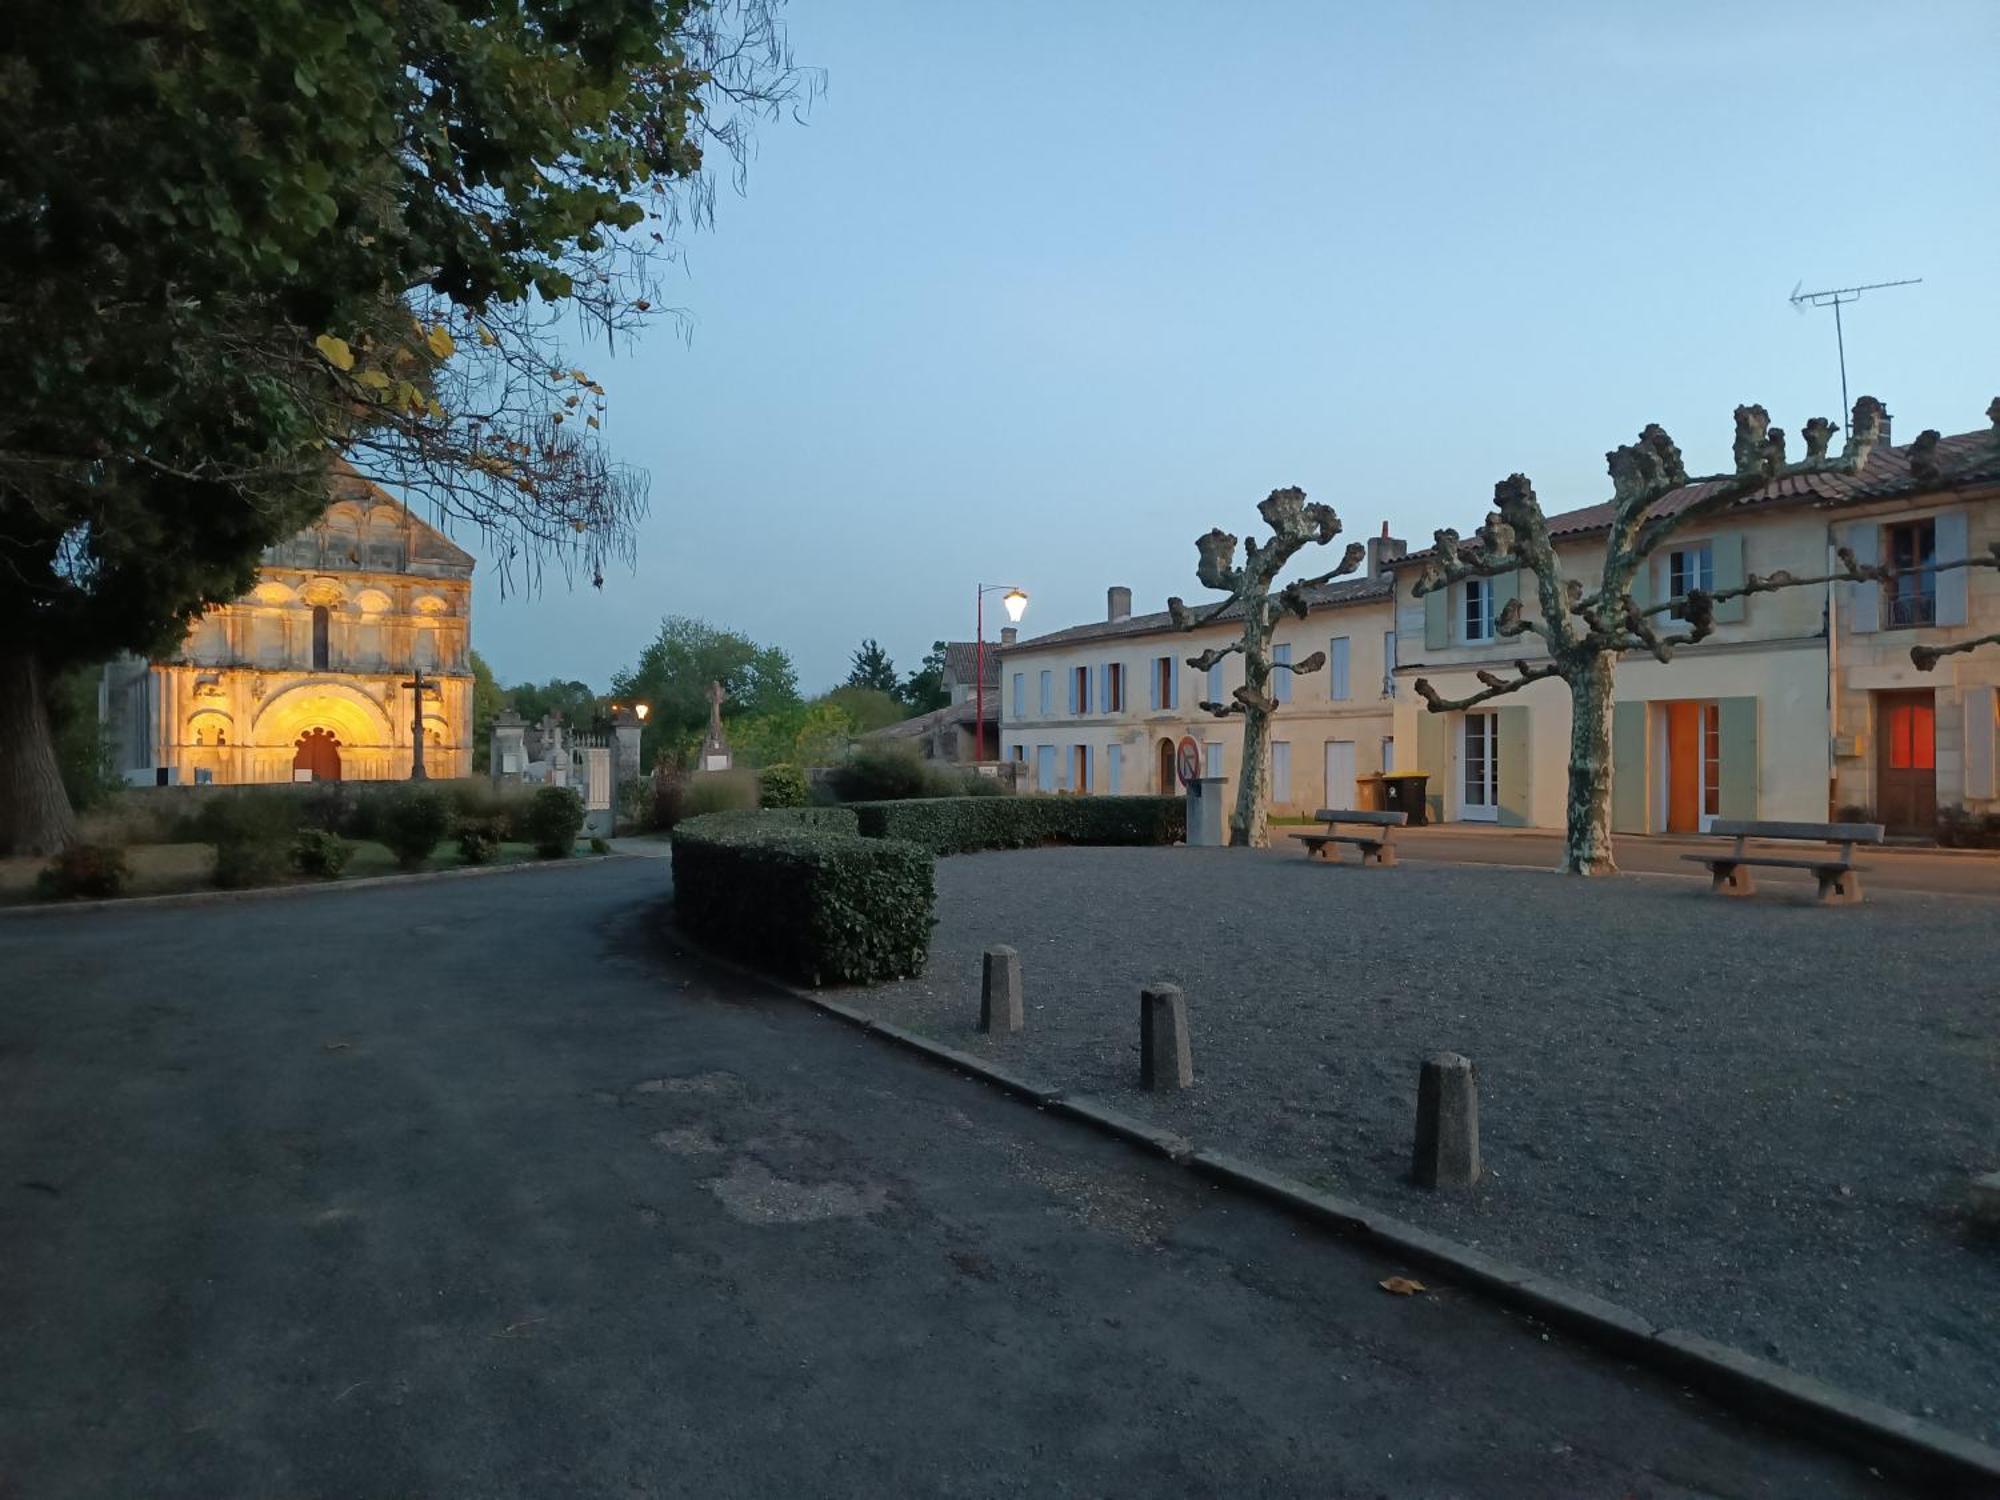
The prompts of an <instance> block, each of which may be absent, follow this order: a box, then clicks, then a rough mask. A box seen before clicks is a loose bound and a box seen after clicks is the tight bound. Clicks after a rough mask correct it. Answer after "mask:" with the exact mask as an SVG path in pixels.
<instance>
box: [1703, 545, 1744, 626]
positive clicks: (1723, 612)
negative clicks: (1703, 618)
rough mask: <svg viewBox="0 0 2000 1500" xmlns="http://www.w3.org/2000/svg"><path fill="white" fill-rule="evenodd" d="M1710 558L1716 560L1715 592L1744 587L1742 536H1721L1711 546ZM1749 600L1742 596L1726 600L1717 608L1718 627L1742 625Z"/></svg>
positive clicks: (1709, 547)
mask: <svg viewBox="0 0 2000 1500" xmlns="http://www.w3.org/2000/svg"><path fill="white" fill-rule="evenodd" d="M1708 549H1709V556H1710V557H1712V558H1714V560H1715V591H1716V592H1717V593H1721V592H1722V591H1723V590H1724V589H1740V588H1742V587H1743V538H1742V537H1741V536H1719V537H1715V538H1713V539H1712V540H1711V541H1710V542H1709V544H1708ZM1749 602H1750V601H1749V600H1748V599H1746V598H1744V597H1743V596H1742V595H1740V594H1739V595H1738V596H1737V597H1736V598H1734V599H1724V600H1723V601H1722V602H1721V603H1720V604H1718V605H1716V606H1715V620H1716V623H1717V624H1718V625H1741V624H1742V623H1743V618H1744V615H1745V613H1746V609H1745V606H1747V605H1748V604H1749Z"/></svg>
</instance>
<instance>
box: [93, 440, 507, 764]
mask: <svg viewBox="0 0 2000 1500" xmlns="http://www.w3.org/2000/svg"><path fill="white" fill-rule="evenodd" d="M331 485H332V492H333V499H332V502H331V503H330V504H329V505H328V506H327V509H326V511H325V513H324V514H323V515H322V516H321V517H320V518H319V520H318V521H316V522H315V523H314V524H313V525H312V526H310V527H309V528H307V529H306V530H305V531H302V532H300V533H299V535H297V536H296V537H293V538H292V539H290V540H289V541H285V542H281V543H279V544H278V545H276V546H274V547H270V548H268V549H266V551H265V552H264V555H263V558H262V560H261V562H260V565H259V568H258V577H257V583H256V586H255V587H253V588H252V589H251V590H250V592H249V593H247V594H245V595H244V596H243V597H242V598H240V599H236V600H233V601H231V602H230V603H228V604H221V605H217V606H215V607H214V608H212V609H210V610H208V611H206V612H205V613H204V614H203V615H202V616H201V618H200V619H198V620H196V621H195V623H194V625H193V627H192V628H191V629H190V630H189V631H188V634H187V637H186V639H185V640H184V641H183V642H182V643H181V646H180V648H179V649H178V650H177V651H175V652H173V653H172V654H171V655H169V656H166V657H163V658H161V659H160V660H157V661H145V660H142V659H140V658H138V657H132V656H127V657H122V658H120V659H118V660H116V661H113V662H111V663H109V664H107V665H106V667H105V669H104V676H103V682H102V686H101V687H100V690H99V692H100V707H101V709H102V720H103V722H104V724H105V725H106V727H107V731H108V733H109V735H110V739H111V746H112V751H113V754H114V757H115V759H116V764H117V766H118V768H119V770H120V771H121V772H122V774H123V775H124V776H125V778H126V780H128V781H130V782H133V783H135V784H144V785H172V784H178V783H194V782H215V783H218V784H223V783H235V782H271V781H312V780H321V781H339V780H349V781H379V780H402V779H404V778H407V777H408V776H409V774H410V770H411V762H412V759H413V746H412V737H411V736H412V725H413V721H414V718H415V714H414V712H413V709H414V692H413V690H412V688H411V687H410V686H409V684H410V683H411V682H412V681H413V678H412V673H413V672H414V671H416V670H421V671H422V672H423V674H424V677H423V680H424V695H423V709H422V722H423V734H424V768H425V770H426V771H427V772H428V773H429V774H430V775H431V776H434V777H453V776H466V775H469V774H471V770H472V746H471V733H472V669H471V663H470V655H469V652H470V642H469V636H470V631H471V626H472V569H473V559H472V558H471V556H470V555H469V554H467V553H466V552H464V551H463V550H461V549H460V548H459V547H458V546H456V545H455V544H454V543H452V542H451V540H450V539H449V538H447V537H445V536H444V535H443V534H442V533H441V532H438V531H436V530H435V529H433V528H432V527H430V526H427V525H425V524H424V523H423V522H422V521H419V520H418V519H417V518H416V517H415V516H413V515H411V514H410V512H409V510H408V509H407V508H406V507H405V506H403V505H402V504H400V503H399V502H398V501H396V500H395V499H393V498H391V497H390V495H389V494H388V493H387V492H386V491H384V490H383V489H381V488H380V487H379V486H377V485H373V484H370V483H369V482H367V481H366V480H364V479H362V478H361V477H360V476H359V475H357V474H355V473H354V472H353V470H351V469H348V468H347V467H346V466H345V465H341V466H340V467H339V468H338V469H337V470H336V472H335V474H334V475H333V478H332V480H331Z"/></svg>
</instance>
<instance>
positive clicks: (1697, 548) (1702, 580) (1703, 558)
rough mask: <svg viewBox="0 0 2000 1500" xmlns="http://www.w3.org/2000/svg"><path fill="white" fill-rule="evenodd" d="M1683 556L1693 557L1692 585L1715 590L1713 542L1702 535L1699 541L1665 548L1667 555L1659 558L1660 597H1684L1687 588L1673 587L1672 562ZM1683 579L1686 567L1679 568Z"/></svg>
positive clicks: (1668, 598) (1708, 590)
mask: <svg viewBox="0 0 2000 1500" xmlns="http://www.w3.org/2000/svg"><path fill="white" fill-rule="evenodd" d="M1684 557H1693V558H1694V559H1695V582H1694V584H1693V587H1695V588H1699V589H1703V590H1705V591H1707V592H1708V593H1711V594H1712V593H1714V592H1715V543H1714V542H1713V541H1712V540H1710V539H1708V538H1706V537H1704V538H1702V539H1701V540H1700V541H1693V542H1682V543H1680V544H1679V545H1678V546H1675V547H1670V548H1668V549H1667V555H1666V556H1665V557H1663V558H1661V559H1660V597H1661V598H1663V599H1667V600H1673V599H1684V598H1686V597H1687V592H1688V591H1687V588H1686V587H1682V588H1675V587H1674V564H1675V563H1676V562H1677V561H1679V560H1680V559H1682V558H1684ZM1681 571H1682V574H1683V579H1684V580H1685V574H1686V571H1687V570H1686V568H1685V567H1683V568H1682V569H1681Z"/></svg>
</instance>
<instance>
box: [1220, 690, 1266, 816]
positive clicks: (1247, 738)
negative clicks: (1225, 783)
mask: <svg viewBox="0 0 2000 1500" xmlns="http://www.w3.org/2000/svg"><path fill="white" fill-rule="evenodd" d="M1270 767H1271V716H1270V715H1269V714H1266V713H1259V712H1258V711H1257V710H1255V709H1252V710H1250V711H1249V712H1248V713H1246V714H1244V715H1243V769H1242V774H1241V775H1239V776H1238V777H1237V782H1236V811H1235V812H1233V813H1231V814H1230V815H1229V847H1230V848H1232V849H1268V848H1269V847H1270V846H1271V804H1270V790H1271V788H1270V781H1271V769H1270Z"/></svg>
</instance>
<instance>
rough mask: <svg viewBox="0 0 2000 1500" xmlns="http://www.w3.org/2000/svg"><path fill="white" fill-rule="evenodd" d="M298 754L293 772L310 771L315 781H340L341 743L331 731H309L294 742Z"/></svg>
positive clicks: (294, 758) (293, 763)
mask: <svg viewBox="0 0 2000 1500" xmlns="http://www.w3.org/2000/svg"><path fill="white" fill-rule="evenodd" d="M294 743H295V744H296V745H297V746H298V753H297V754H296V755H294V756H293V757H292V770H293V771H295V772H297V771H308V772H310V773H311V774H312V779H313V780H314V781H338V780H340V741H339V740H337V739H335V738H334V737H333V734H332V732H331V731H329V730H325V729H308V730H307V731H306V732H305V733H304V734H302V735H300V736H299V738H298V739H297V740H296V741H295V742H294Z"/></svg>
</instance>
